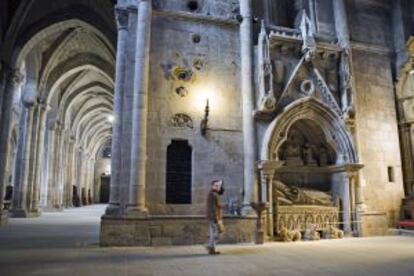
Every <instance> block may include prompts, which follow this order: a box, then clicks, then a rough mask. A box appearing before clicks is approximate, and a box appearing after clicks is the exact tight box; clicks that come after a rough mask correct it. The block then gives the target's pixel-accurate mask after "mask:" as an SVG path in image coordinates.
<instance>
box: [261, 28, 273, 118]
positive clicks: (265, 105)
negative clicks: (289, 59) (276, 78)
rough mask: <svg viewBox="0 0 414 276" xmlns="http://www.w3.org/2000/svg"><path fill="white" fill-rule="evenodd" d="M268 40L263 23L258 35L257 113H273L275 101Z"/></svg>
mask: <svg viewBox="0 0 414 276" xmlns="http://www.w3.org/2000/svg"><path fill="white" fill-rule="evenodd" d="M269 48H270V46H269V38H268V36H267V33H266V29H265V26H264V21H262V26H261V30H260V34H259V45H258V64H259V72H258V78H259V80H258V81H259V95H260V96H259V97H260V98H259V109H258V111H257V112H259V113H272V112H274V111H275V107H276V99H275V96H274V90H273V68H272V61H271V58H270V49H269Z"/></svg>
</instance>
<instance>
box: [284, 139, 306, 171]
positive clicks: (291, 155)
mask: <svg viewBox="0 0 414 276" xmlns="http://www.w3.org/2000/svg"><path fill="white" fill-rule="evenodd" d="M284 156H285V159H286V165H287V166H303V160H302V158H301V152H300V146H299V145H298V144H296V143H294V142H290V143H287V146H286V149H285V152H284Z"/></svg>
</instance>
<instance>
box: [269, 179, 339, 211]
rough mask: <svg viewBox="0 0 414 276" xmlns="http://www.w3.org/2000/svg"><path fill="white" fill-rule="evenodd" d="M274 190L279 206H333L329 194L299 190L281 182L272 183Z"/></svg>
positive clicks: (333, 203) (331, 197)
mask: <svg viewBox="0 0 414 276" xmlns="http://www.w3.org/2000/svg"><path fill="white" fill-rule="evenodd" d="M273 184H274V188H275V189H274V190H275V193H276V196H277V199H278V202H279V204H280V205H294V204H296V205H321V206H335V200H334V199H333V196H332V195H331V194H329V193H325V192H321V191H317V190H310V189H300V188H298V187H294V186H288V185H286V184H284V183H282V182H281V181H277V180H276V181H274V182H273Z"/></svg>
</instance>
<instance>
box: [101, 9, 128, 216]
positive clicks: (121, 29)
mask: <svg viewBox="0 0 414 276" xmlns="http://www.w3.org/2000/svg"><path fill="white" fill-rule="evenodd" d="M128 13H129V12H128V10H127V9H124V8H119V7H117V8H116V19H117V23H118V45H117V53H116V76H115V92H114V112H113V116H114V121H113V123H112V124H113V126H112V150H111V154H112V156H111V187H110V193H109V196H110V198H109V205H108V207H107V209H106V214H119V212H120V210H119V209H120V200H121V198H120V185H121V178H120V173H121V166H122V162H121V148H122V139H121V137H122V106H123V92H124V86H125V64H126V50H127V49H126V48H127V39H128Z"/></svg>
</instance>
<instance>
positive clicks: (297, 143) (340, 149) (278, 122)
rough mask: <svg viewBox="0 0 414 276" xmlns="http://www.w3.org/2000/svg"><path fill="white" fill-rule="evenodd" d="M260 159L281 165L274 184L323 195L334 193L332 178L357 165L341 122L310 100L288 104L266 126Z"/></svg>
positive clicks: (348, 136) (326, 109)
mask: <svg viewBox="0 0 414 276" xmlns="http://www.w3.org/2000/svg"><path fill="white" fill-rule="evenodd" d="M261 159H262V160H269V161H273V160H274V161H282V162H283V166H281V167H279V168H277V169H276V170H275V177H274V179H275V180H279V181H282V182H283V183H285V184H287V185H292V186H297V187H301V188H308V189H315V190H320V191H326V192H327V191H332V190H333V189H334V188H333V182H335V181H333V178H334V176H335V175H336V174H338V173H341V172H344V171H345V170H346V166H348V165H350V164H356V163H357V156H356V152H355V149H354V146H353V142H352V139H351V136H350V134H349V133H348V131H347V130H346V126H345V124H344V122H343V120H342V119H341V118H340V117H338V116H337V115H336V114H335V113H334V112H333V111H331V110H330V109H329V108H328V107H327V106H325V105H324V104H323V103H321V102H319V101H318V100H316V99H313V98H304V99H300V100H298V101H295V102H294V103H292V104H290V105H289V106H287V107H286V109H285V111H284V112H283V113H282V114H280V115H279V116H278V117H277V118H276V119H275V120H274V121H273V122H272V123H271V124H270V125H269V127H268V129H267V131H266V133H265V136H264V142H263V148H262V151H261Z"/></svg>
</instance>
